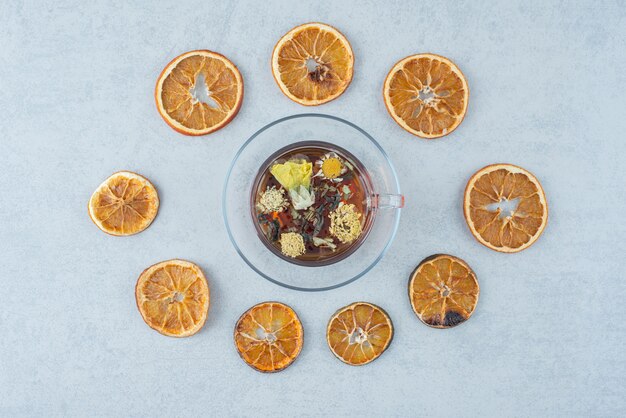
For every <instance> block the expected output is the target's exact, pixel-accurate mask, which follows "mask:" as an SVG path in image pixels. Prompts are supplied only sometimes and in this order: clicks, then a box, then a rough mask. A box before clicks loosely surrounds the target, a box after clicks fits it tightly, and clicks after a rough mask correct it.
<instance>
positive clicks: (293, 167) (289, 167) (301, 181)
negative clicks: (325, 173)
mask: <svg viewBox="0 0 626 418" xmlns="http://www.w3.org/2000/svg"><path fill="white" fill-rule="evenodd" d="M270 173H272V175H273V176H274V178H276V180H278V182H279V183H280V184H281V185H282V186H283V187H284V188H285V189H287V190H292V189H295V188H299V187H300V186H304V187H305V188H307V189H308V188H309V187H310V186H311V175H312V174H313V164H311V163H310V162H308V161H305V160H301V161H287V162H286V163H284V164H274V165H273V166H272V168H271V169H270Z"/></svg>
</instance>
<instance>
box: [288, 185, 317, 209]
mask: <svg viewBox="0 0 626 418" xmlns="http://www.w3.org/2000/svg"><path fill="white" fill-rule="evenodd" d="M289 197H290V198H291V203H292V204H293V207H294V209H296V210H304V209H308V208H309V207H311V205H313V203H315V194H314V193H313V191H312V190H309V189H307V188H306V187H304V186H300V187H299V188H298V189H291V190H289Z"/></svg>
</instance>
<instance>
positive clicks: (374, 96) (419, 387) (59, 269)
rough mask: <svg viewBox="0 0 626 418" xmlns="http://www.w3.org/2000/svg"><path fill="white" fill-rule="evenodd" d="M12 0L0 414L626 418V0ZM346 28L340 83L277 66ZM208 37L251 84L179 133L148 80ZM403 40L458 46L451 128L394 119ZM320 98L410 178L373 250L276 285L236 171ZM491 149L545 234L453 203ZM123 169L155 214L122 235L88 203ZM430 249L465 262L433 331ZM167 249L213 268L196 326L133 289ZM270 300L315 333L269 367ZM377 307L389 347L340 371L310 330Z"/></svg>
mask: <svg viewBox="0 0 626 418" xmlns="http://www.w3.org/2000/svg"><path fill="white" fill-rule="evenodd" d="M384 3H385V5H384V6H383V5H382V4H383V2H375V1H363V2H358V3H357V2H354V3H351V2H329V1H324V0H321V1H318V2H306V3H305V2H293V1H281V2H252V1H245V2H244V1H242V2H232V3H231V2H210V1H193V2H178V1H172V2H163V1H156V2H140V1H135V2H124V1H108V2H106V1H93V2H83V1H37V2H36V1H11V2H9V1H6V2H2V4H1V5H0V41H1V45H2V47H0V62H1V63H2V64H1V65H0V102H1V103H2V107H1V108H2V111H1V112H0V161H1V162H2V164H1V165H2V168H1V169H0V277H1V278H2V288H3V291H2V297H1V300H2V303H1V306H2V309H1V310H0V415H1V416H41V415H46V416H64V415H71V416H88V415H91V416H100V415H101V416H142V415H144V416H147V415H152V416H159V415H163V416H165V415H169V416H187V415H205V416H231V415H232V416H254V415H268V414H274V413H277V414H285V415H292V416H293V415H299V416H321V415H326V416H348V415H361V416H374V415H378V416H409V415H412V416H472V415H481V416H540V415H544V416H577V415H578V416H581V415H585V416H589V415H591V416H617V415H624V414H626V401H625V399H626V393H625V382H626V379H625V374H626V373H625V372H626V352H625V351H624V343H625V334H626V326H625V323H624V318H626V311H625V308H624V306H626V304H624V298H626V281H625V279H626V277H625V273H624V272H625V271H626V268H625V267H626V266H625V265H624V258H625V257H624V256H625V253H626V251H625V250H626V246H625V244H624V238H623V237H624V235H625V234H626V223H625V222H624V217H623V215H624V208H625V204H626V193H625V190H624V180H625V175H626V171H625V169H624V163H625V153H626V141H625V137H624V132H625V131H626V117H625V115H624V110H625V109H626V95H625V85H626V76H625V74H626V72H625V71H624V69H625V68H626V7H625V6H624V3H623V2H620V1H606V2H597V1H572V2H561V1H537V0H531V1H528V0H524V1H512V2H496V1H494V2H489V1H467V2H461V1H459V2H452V1H450V2H446V1H420V2H406V1H402V2H400V1H389V2H384ZM306 21H323V22H327V23H329V24H332V25H335V26H337V27H338V28H340V29H341V30H342V31H343V32H344V33H345V35H346V36H347V37H348V39H349V40H350V41H351V43H352V46H353V48H354V53H355V56H356V69H355V76H354V81H353V82H352V85H351V86H350V87H349V89H348V90H347V92H346V93H345V94H344V95H343V96H342V97H340V98H339V99H338V100H336V101H333V102H332V103H329V104H326V105H324V106H321V107H319V108H314V109H306V108H303V107H301V106H299V105H297V104H295V103H293V102H291V101H290V100H288V99H287V98H286V97H284V96H283V95H282V93H281V92H280V90H279V89H278V87H277V86H276V85H275V83H274V80H273V79H272V75H271V72H270V67H269V58H270V54H271V50H272V47H273V45H274V43H275V42H276V40H277V39H278V38H279V37H280V36H281V35H282V34H283V33H284V32H286V31H287V30H289V29H290V28H291V27H293V26H295V25H297V24H300V23H303V22H306ZM197 48H206V49H213V50H216V51H219V52H221V53H223V54H225V55H227V56H228V57H230V58H231V59H232V60H233V61H234V62H235V63H236V64H237V65H238V67H239V68H240V70H241V72H242V74H243V77H244V79H245V86H246V96H245V100H244V103H243V107H242V109H241V112H240V113H239V115H238V116H237V118H236V119H235V120H234V121H233V122H232V123H231V124H230V125H229V126H228V127H226V128H225V129H223V130H221V131H219V132H218V133H215V134H213V135H210V136H207V137H201V138H188V137H184V136H182V135H180V134H178V133H176V132H174V131H173V130H172V129H170V128H169V127H168V126H166V125H165V123H164V122H163V121H162V120H161V119H160V117H159V116H158V114H157V112H156V110H155V106H154V102H153V87H154V83H155V80H156V77H157V76H158V74H159V72H160V71H161V69H162V68H163V66H164V65H165V64H166V63H167V62H168V61H169V60H170V59H171V58H172V57H174V56H175V55H177V54H179V53H182V52H184V51H187V50H190V49H197ZM418 52H435V53H439V54H442V55H446V56H448V57H450V58H452V59H453V60H454V61H455V62H456V63H457V64H458V65H459V66H460V67H461V69H462V70H463V71H464V72H465V74H466V76H467V77H468V79H469V84H470V88H471V99H470V105H469V111H468V114H467V117H466V118H465V121H464V122H463V124H462V125H461V126H460V128H459V129H458V130H457V131H456V132H454V133H453V134H452V135H450V136H449V137H447V138H445V139H442V140H437V141H431V142H427V141H424V140H420V139H417V138H414V137H412V136H411V135H409V134H408V133H405V132H404V131H403V130H402V129H401V128H400V127H399V126H397V125H396V124H395V122H393V120H392V119H391V118H390V117H389V116H388V114H387V112H386V110H385V107H384V104H383V101H382V99H381V86H382V82H383V80H384V77H385V75H386V74H387V71H388V70H389V68H391V66H392V65H393V63H395V62H396V61H397V60H398V59H400V58H402V57H404V56H406V55H409V54H412V53H418ZM305 111H313V112H323V113H330V114H333V115H337V116H340V117H342V118H345V119H348V120H350V121H352V122H354V123H356V124H358V125H360V126H362V127H363V128H364V129H366V130H367V131H368V132H370V133H371V134H372V135H373V136H374V137H375V138H377V139H378V140H379V141H380V143H381V144H382V146H383V147H384V148H385V149H386V151H387V152H388V153H389V154H390V156H391V158H392V159H393V161H394V163H395V166H396V169H397V171H398V173H399V177H400V182H401V185H402V188H403V190H404V191H405V193H406V196H407V207H406V209H405V211H404V213H403V217H402V220H401V225H400V231H399V233H398V236H397V239H396V241H395V242H394V243H393V245H392V247H391V250H390V252H389V253H388V255H387V256H386V257H385V258H384V259H383V261H382V262H381V263H380V264H379V265H378V266H377V267H376V268H375V269H374V270H373V271H371V272H370V273H369V274H368V275H366V276H365V277H364V278H362V279H360V280H359V281H357V282H355V283H353V284H351V285H349V286H347V287H344V288H341V289H338V290H335V291H332V292H326V293H319V294H305V293H298V292H294V291H290V290H286V289H282V288H279V287H277V286H275V285H273V284H271V283H268V282H267V281H265V280H263V279H262V278H260V277H258V276H257V275H255V274H254V272H253V271H251V270H250V269H249V268H248V267H247V266H246V265H245V264H244V263H243V262H242V261H241V260H240V259H239V258H238V256H237V254H236V253H235V251H234V249H233V248H232V246H231V245H230V243H229V242H228V238H227V236H226V232H225V229H224V226H223V223H222V218H221V213H220V194H221V186H222V181H223V177H224V175H225V172H226V170H227V166H228V164H229V162H230V160H231V159H232V157H233V156H234V154H235V152H236V150H237V148H238V147H239V146H240V145H241V144H242V143H243V142H244V141H245V140H246V138H247V137H248V136H249V135H250V134H252V133H253V132H254V131H255V130H256V129H257V128H259V127H260V126H262V125H264V124H266V123H268V122H270V121H272V120H274V119H276V118H279V117H282V116H286V115H289V114H293V113H299V112H305ZM494 162H511V163H514V164H518V165H520V166H523V167H525V168H527V169H529V170H531V171H532V172H534V173H535V174H536V175H537V177H538V178H539V179H540V180H541V181H542V183H543V185H544V187H545V190H546V193H547V197H548V201H549V204H550V220H549V223H548V226H547V228H546V230H545V232H544V235H543V236H542V237H541V238H540V239H539V241H538V242H537V243H536V244H535V245H534V246H533V247H532V248H530V249H528V250H526V251H524V252H522V253H519V254H515V255H504V254H499V253H496V252H493V251H491V250H489V249H487V248H485V247H482V246H481V245H479V244H478V243H477V242H475V241H474V239H473V238H472V236H471V235H470V233H469V231H468V229H467V227H466V225H465V222H464V220H463V215H462V210H461V196H462V192H463V188H464V186H465V182H466V180H467V179H468V178H469V176H470V175H471V174H472V173H473V172H474V171H475V170H477V169H478V168H480V167H482V166H484V165H486V164H488V163H494ZM121 169H129V170H135V171H137V172H140V173H142V174H144V175H145V176H147V177H148V178H150V179H151V180H152V181H153V182H154V183H155V185H156V187H157V188H158V190H159V193H160V196H161V208H160V213H159V216H158V218H157V219H156V221H155V222H154V224H153V225H152V226H151V227H150V228H149V229H148V230H146V231H145V232H143V233H141V234H139V235H137V236H133V237H128V238H116V237H111V236H108V235H105V234H103V233H102V232H100V231H99V230H98V229H97V228H96V227H95V226H94V225H93V224H92V223H91V221H90V220H89V217H88V216H87V211H86V204H87V200H88V198H89V196H90V194H91V192H92V191H93V189H94V188H95V187H96V186H97V185H98V184H99V183H100V182H101V181H102V180H103V179H104V178H106V177H107V176H108V175H109V174H111V173H112V172H114V171H117V170H121ZM436 252H447V253H451V254H455V255H457V256H460V257H462V258H464V259H465V260H466V261H467V262H468V263H469V264H470V265H471V266H472V267H473V268H474V270H475V271H476V273H477V275H478V278H479V280H480V283H481V298H480V301H479V305H478V308H477V311H476V313H475V315H474V316H473V317H472V319H471V320H470V321H469V322H467V323H465V324H463V325H461V326H459V327H457V328H456V329H452V330H447V331H443V330H436V329H430V328H427V327H426V326H424V325H422V324H421V323H420V322H419V321H418V319H417V318H416V317H415V316H414V315H413V313H412V312H411V308H410V305H409V302H408V299H407V296H406V283H407V279H408V275H409V273H410V272H411V270H412V269H413V268H414V267H415V265H416V263H417V262H418V261H419V260H421V259H422V258H424V257H425V256H428V255H430V254H433V253H436ZM173 257H181V258H185V259H189V260H192V261H195V262H197V263H198V264H199V265H200V266H201V267H202V268H203V269H204V270H205V272H206V273H207V275H208V276H209V277H210V286H211V292H212V306H211V309H210V315H209V319H208V321H207V323H206V326H205V328H204V329H203V330H202V331H201V332H200V333H199V334H197V335H196V336H194V337H192V338H188V339H183V340H178V339H172V338H166V337H163V336H161V335H159V334H158V333H156V332H154V331H152V330H150V329H149V328H147V327H146V325H145V324H144V323H143V321H142V319H141V317H140V315H139V314H138V312H137V308H136V307H135V301H134V295H133V289H134V285H135V281H136V278H137V276H138V275H139V273H140V272H141V271H142V270H143V269H144V268H145V267H146V266H148V265H151V264H152V263H154V262H157V261H160V260H163V259H168V258H173ZM267 299H275V300H280V301H284V302H286V303H288V304H290V305H292V306H293V307H294V308H295V309H296V310H297V312H298V313H299V314H300V316H301V319H302V321H303V324H304V327H305V331H306V341H305V346H304V349H303V351H302V354H301V356H300V358H299V359H298V360H297V362H296V363H295V364H294V365H293V366H292V367H290V368H289V369H287V370H286V371H284V372H282V373H279V374H275V375H263V374H260V373H257V372H255V371H253V370H252V369H250V368H249V367H248V366H246V365H245V364H244V363H243V362H242V361H241V360H240V359H239V357H238V355H237V353H236V352H235V350H234V347H233V344H232V328H233V325H234V322H235V320H236V319H237V317H238V316H239V314H240V313H241V312H243V311H244V310H246V309H247V308H248V307H249V306H251V305H253V304H254V303H256V302H259V301H262V300H267ZM354 300H367V301H371V302H374V303H376V304H379V305H381V306H383V307H384V308H385V309H386V310H387V311H388V312H389V314H390V315H391V317H392V318H393V320H394V323H395V326H396V334H395V338H394V341H393V343H392V345H391V347H390V348H389V350H388V351H387V352H386V353H385V354H384V355H383V356H382V357H381V358H380V359H379V360H377V361H376V362H374V363H372V364H370V365H368V366H365V367H361V368H351V367H348V366H346V365H344V364H343V363H341V362H339V361H337V360H336V359H335V358H334V357H333V356H332V354H331V353H330V351H329V350H328V348H327V346H326V342H325V340H324V332H325V327H326V322H327V320H328V318H329V316H330V315H331V314H332V313H333V312H334V311H335V309H337V308H338V307H340V306H343V305H345V304H347V303H349V302H352V301H354Z"/></svg>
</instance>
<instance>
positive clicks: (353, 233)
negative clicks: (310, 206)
mask: <svg viewBox="0 0 626 418" xmlns="http://www.w3.org/2000/svg"><path fill="white" fill-rule="evenodd" d="M355 209H356V208H355V206H354V205H353V204H350V205H343V204H340V205H339V207H338V208H337V209H335V210H334V211H332V212H331V213H330V214H329V215H328V216H329V218H330V229H329V231H330V233H331V234H332V235H333V236H335V237H337V239H338V240H339V241H341V242H343V243H344V244H346V243H350V242H352V241H354V240H355V239H357V238H358V237H359V235H361V221H360V218H361V214H360V213H358V212H357V211H356V210H355Z"/></svg>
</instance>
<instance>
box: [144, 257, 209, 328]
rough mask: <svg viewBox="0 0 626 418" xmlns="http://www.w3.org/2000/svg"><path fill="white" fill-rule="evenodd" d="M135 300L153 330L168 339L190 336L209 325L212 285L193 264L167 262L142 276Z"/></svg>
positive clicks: (151, 268)
mask: <svg viewBox="0 0 626 418" xmlns="http://www.w3.org/2000/svg"><path fill="white" fill-rule="evenodd" d="M135 299H136V302H137V308H138V309H139V312H140V313H141V317H142V318H143V320H144V321H145V322H146V324H147V325H148V326H149V327H150V328H152V329H154V330H156V331H158V332H160V333H161V334H163V335H167V336H169V337H189V336H191V335H194V334H195V333H197V332H198V331H200V329H202V327H203V326H204V323H205V322H206V318H207V313H208V310H209V299H210V296H209V285H208V284H207V280H206V278H205V277H204V274H203V273H202V270H201V269H200V267H198V266H197V265H195V264H194V263H191V262H189V261H184V260H168V261H163V262H161V263H157V264H155V265H153V266H151V267H148V268H147V269H146V270H144V271H143V273H141V275H140V276H139V278H138V279H137V285H136V286H135Z"/></svg>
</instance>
